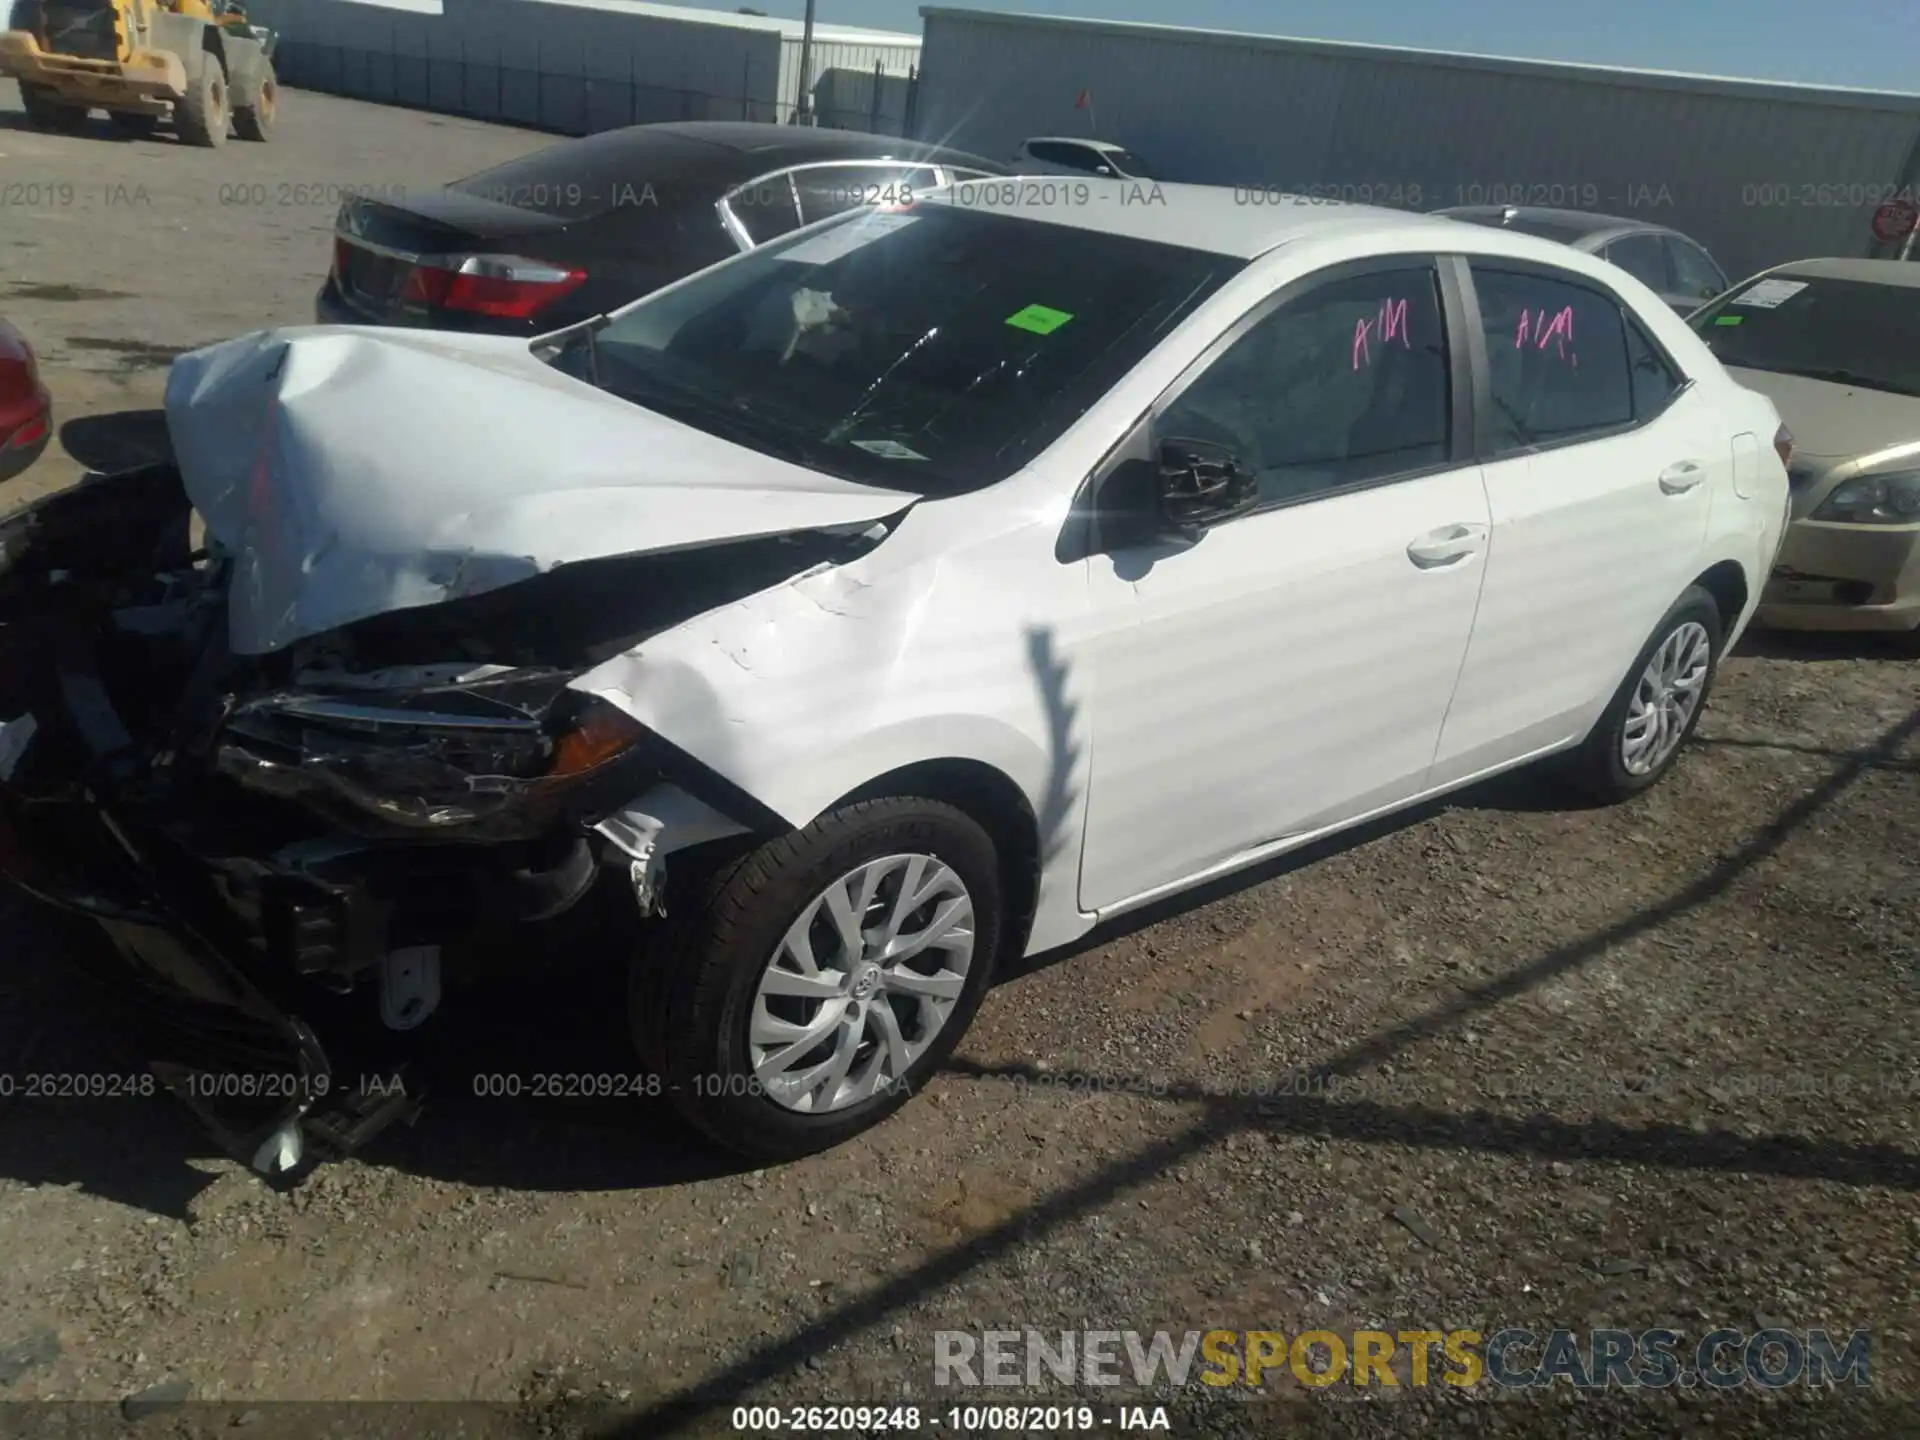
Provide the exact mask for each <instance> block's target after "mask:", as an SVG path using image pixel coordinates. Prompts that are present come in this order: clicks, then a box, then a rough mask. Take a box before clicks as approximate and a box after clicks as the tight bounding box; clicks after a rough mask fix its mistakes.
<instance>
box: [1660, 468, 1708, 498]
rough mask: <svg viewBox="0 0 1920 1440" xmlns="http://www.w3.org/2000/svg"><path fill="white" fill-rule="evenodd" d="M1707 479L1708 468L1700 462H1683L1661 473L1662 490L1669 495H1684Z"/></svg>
mask: <svg viewBox="0 0 1920 1440" xmlns="http://www.w3.org/2000/svg"><path fill="white" fill-rule="evenodd" d="M1706 478H1707V467H1706V466H1704V465H1702V464H1701V463H1700V462H1699V461H1698V460H1681V461H1679V462H1677V463H1675V464H1672V465H1669V466H1668V467H1667V468H1666V469H1664V470H1662V471H1661V472H1660V488H1661V489H1662V490H1664V491H1666V492H1667V494H1669V495H1684V494H1686V493H1687V491H1689V490H1691V489H1693V487H1694V486H1696V485H1698V484H1699V483H1700V482H1701V481H1702V480H1704V479H1706Z"/></svg>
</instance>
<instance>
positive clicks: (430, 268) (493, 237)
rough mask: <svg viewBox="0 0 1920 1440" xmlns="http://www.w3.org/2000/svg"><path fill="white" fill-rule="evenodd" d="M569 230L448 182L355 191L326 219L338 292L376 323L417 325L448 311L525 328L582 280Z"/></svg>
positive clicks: (565, 225)
mask: <svg viewBox="0 0 1920 1440" xmlns="http://www.w3.org/2000/svg"><path fill="white" fill-rule="evenodd" d="M568 230H569V223H568V221H566V220H565V219H563V218H561V217H560V216H557V215H553V214H549V213H546V212H544V211H541V210H537V209H527V208H522V207H520V206H517V205H509V204H504V203H502V202H500V201H498V200H494V199H489V198H487V197H484V196H478V195H470V194H465V193H462V192H461V191H458V190H454V189H445V190H437V191H429V192H427V193H426V194H423V195H418V196H407V197H405V199H404V200H401V199H393V200H381V199H373V198H364V197H363V198H356V199H353V200H350V201H348V202H347V204H346V205H344V206H343V207H342V208H341V212H340V217H339V220H338V221H337V223H336V224H335V227H334V256H333V281H334V284H335V286H336V287H337V289H338V291H339V294H340V298H341V300H342V301H344V302H345V303H346V304H347V305H348V306H350V307H351V308H352V309H354V310H355V311H358V312H360V313H362V314H363V315H364V316H365V317H366V319H367V320H368V321H370V322H374V323H387V324H420V323H426V322H429V321H432V320H433V319H435V318H436V317H438V316H440V315H442V314H444V313H446V312H448V311H455V312H461V313H463V314H465V315H467V316H469V317H471V318H474V319H477V320H483V321H485V320H491V321H495V322H506V323H505V324H504V325H502V326H501V327H500V328H507V329H512V328H524V323H523V322H527V321H530V320H532V319H533V318H534V317H535V316H536V315H537V314H538V313H539V312H540V311H542V310H544V309H545V308H547V306H549V305H550V304H552V303H553V302H554V301H556V300H559V299H561V298H563V297H564V296H565V295H566V294H568V293H570V292H571V291H572V290H573V289H575V288H577V287H578V285H579V284H580V283H581V281H582V280H584V272H583V271H580V270H579V269H578V268H577V267H576V266H574V265H573V264H570V263H569V261H568V259H567V256H568V254H569V253H570V247H569V245H568V243H567V242H568V239H569V236H568ZM515 262H533V263H531V264H520V265H518V267H517V268H516V265H515ZM463 266H465V267H466V271H467V273H466V274H465V275H463V274H462V267H463ZM574 277H578V278H574Z"/></svg>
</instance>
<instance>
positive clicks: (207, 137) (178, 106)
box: [173, 55, 233, 148]
mask: <svg viewBox="0 0 1920 1440" xmlns="http://www.w3.org/2000/svg"><path fill="white" fill-rule="evenodd" d="M232 118H233V117H232V114H231V113H230V111H229V110H228V107H227V71H226V67H225V66H223V65H222V64H221V63H220V62H219V61H218V60H216V59H215V58H214V57H213V56H211V55H209V56H207V58H206V60H205V61H204V62H203V63H202V65H201V67H200V73H199V74H198V75H196V76H194V77H193V78H192V79H190V80H189V81H187V93H186V94H184V95H182V96H181V97H180V98H179V99H178V100H176V101H174V102H173V129H174V133H175V134H177V135H178V136H179V137H180V138H181V139H182V140H184V141H185V142H186V143H187V144H189V145H200V146H205V147H207V148H213V147H215V146H220V145H224V144H226V143H227V125H228V123H229V122H230V121H231V119H232Z"/></svg>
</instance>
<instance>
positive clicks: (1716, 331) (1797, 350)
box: [1692, 275, 1920, 395]
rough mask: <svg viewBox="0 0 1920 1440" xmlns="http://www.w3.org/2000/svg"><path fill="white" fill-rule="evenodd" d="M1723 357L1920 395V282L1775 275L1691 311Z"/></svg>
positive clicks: (1751, 367)
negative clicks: (1917, 338) (1918, 339)
mask: <svg viewBox="0 0 1920 1440" xmlns="http://www.w3.org/2000/svg"><path fill="white" fill-rule="evenodd" d="M1692 324H1693V327H1694V329H1695V330H1697V331H1698V332H1699V334H1700V338H1701V339H1702V340H1704V341H1706V342H1707V346H1708V348H1709V349H1711V350H1712V351H1713V353H1714V354H1715V355H1717V356H1718V357H1719V359H1720V363H1721V364H1722V365H1735V366H1740V367H1742V368H1744V369H1748V370H1774V371H1778V372H1780V373H1782V374H1786V375H1805V376H1807V377H1808V378H1809V379H1814V380H1834V381H1838V382H1840V383H1843V384H1848V385H1858V386H1861V387H1863V388H1866V389H1872V390H1889V391H1892V392H1894V393H1895V394H1899V395H1920V353H1916V352H1915V350H1914V348H1913V336H1914V334H1915V333H1916V332H1917V331H1920V288H1916V287H1913V286H1907V285H1875V284H1872V283H1870V282H1868V281H1862V280H1826V279H1821V278H1818V277H1808V276H1800V275H1776V276H1772V277H1769V278H1767V279H1764V280H1759V281H1756V282H1754V283H1752V284H1748V285H1742V286H1740V287H1739V288H1738V289H1737V290H1735V291H1734V292H1733V293H1732V294H1730V295H1728V296H1727V297H1726V298H1724V299H1722V300H1718V301H1716V302H1714V303H1713V304H1712V305H1709V306H1707V307H1706V308H1705V309H1704V310H1701V311H1700V312H1699V313H1698V314H1696V315H1694V316H1693V317H1692Z"/></svg>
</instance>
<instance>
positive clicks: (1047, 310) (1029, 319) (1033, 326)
mask: <svg viewBox="0 0 1920 1440" xmlns="http://www.w3.org/2000/svg"><path fill="white" fill-rule="evenodd" d="M1071 319H1073V316H1071V315H1069V314H1068V313H1067V312H1066V311H1064V310H1055V309H1052V308H1051V307H1049V306H1046V305H1029V306H1027V308H1026V309H1024V310H1018V311H1015V312H1014V313H1013V314H1011V315H1009V316H1008V317H1007V324H1009V325H1011V326H1013V328H1014V329H1016V330H1031V331H1032V332H1033V333H1034V334H1036V335H1051V334H1052V333H1053V332H1054V331H1056V330H1058V329H1059V328H1060V327H1061V326H1062V325H1064V324H1066V323H1067V322H1068V321H1069V320H1071Z"/></svg>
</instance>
